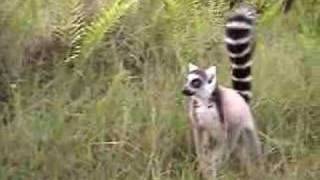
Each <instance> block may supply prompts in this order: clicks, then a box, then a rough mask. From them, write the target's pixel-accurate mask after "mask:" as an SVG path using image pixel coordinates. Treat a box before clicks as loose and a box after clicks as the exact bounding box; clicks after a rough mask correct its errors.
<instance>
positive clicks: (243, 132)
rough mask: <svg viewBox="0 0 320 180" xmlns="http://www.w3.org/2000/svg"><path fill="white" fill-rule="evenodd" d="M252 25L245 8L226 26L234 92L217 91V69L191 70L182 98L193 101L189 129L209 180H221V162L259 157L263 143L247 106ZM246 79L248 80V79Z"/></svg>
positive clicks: (189, 107) (204, 175) (202, 172)
mask: <svg viewBox="0 0 320 180" xmlns="http://www.w3.org/2000/svg"><path fill="white" fill-rule="evenodd" d="M250 12H251V11H250ZM253 20H254V19H253V18H252V16H251V13H249V9H246V8H244V7H240V9H238V10H236V11H235V13H234V14H233V15H231V16H230V18H229V19H228V21H227V25H226V28H227V30H226V32H227V33H226V34H227V35H226V43H227V46H228V50H229V52H230V54H229V56H230V57H231V62H232V68H233V72H232V74H233V76H232V79H233V81H234V89H231V88H227V87H224V86H221V85H218V83H217V77H216V67H215V66H211V67H210V68H208V69H201V68H199V67H197V66H196V65H193V64H189V73H188V75H187V82H186V84H185V85H184V88H183V91H182V92H183V94H184V95H186V96H189V97H190V98H189V99H190V101H189V106H188V111H189V118H190V122H191V123H190V124H191V126H192V134H193V140H194V144H195V149H196V153H197V157H198V162H199V169H200V172H201V174H202V176H203V177H204V178H205V179H213V178H214V177H216V171H217V168H218V166H219V164H220V162H221V160H222V159H223V157H224V156H225V155H227V156H228V155H229V154H230V153H231V152H235V153H236V154H238V155H239V156H238V157H239V158H240V160H241V161H242V160H244V161H245V162H250V161H248V160H249V159H251V158H252V157H257V156H259V155H260V151H261V150H260V141H259V139H258V136H257V132H256V128H255V124H254V119H253V116H252V113H251V109H250V106H249V104H248V103H247V102H246V100H248V97H249V96H247V95H248V94H249V93H247V91H248V90H249V89H250V88H249V87H250V86H249V85H250V81H249V80H250V78H249V77H251V76H250V63H249V62H250V56H251V53H252V50H253V43H252V39H253V32H252V28H253V27H252V25H253V23H252V21H253ZM247 30H248V31H247ZM246 44H247V45H246ZM240 49H243V51H240ZM248 67H249V70H247V68H248ZM247 71H249V72H247ZM238 73H239V74H241V75H238ZM245 73H247V75H243V74H245ZM239 91H240V93H241V94H240V93H239ZM243 97H244V98H245V99H244V98H243ZM244 152H246V153H244ZM245 164H246V165H247V163H245Z"/></svg>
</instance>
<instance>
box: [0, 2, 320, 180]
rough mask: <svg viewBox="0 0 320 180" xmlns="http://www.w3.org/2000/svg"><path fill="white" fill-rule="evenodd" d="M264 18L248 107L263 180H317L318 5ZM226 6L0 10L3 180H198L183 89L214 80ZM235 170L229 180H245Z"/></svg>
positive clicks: (223, 77) (263, 10) (267, 11)
mask: <svg viewBox="0 0 320 180" xmlns="http://www.w3.org/2000/svg"><path fill="white" fill-rule="evenodd" d="M288 1H289V0H250V1H247V2H249V3H251V4H253V5H255V6H256V7H257V8H258V10H259V13H260V14H259V19H258V26H257V48H256V53H255V56H254V67H253V69H254V72H253V79H254V82H253V83H254V85H253V91H254V98H253V102H252V107H253V111H254V114H255V117H256V122H257V125H258V127H259V135H260V137H261V139H262V141H263V145H264V152H265V157H264V159H265V167H264V169H262V170H259V171H257V172H256V173H255V175H253V177H250V179H290V180H291V179H301V180H302V179H303V180H305V179H317V178H319V176H320V152H319V149H320V147H319V145H320V143H319V138H320V137H319V136H320V132H319V128H320V93H319V92H320V83H319V82H320V81H319V80H320V73H319V72H320V63H319V57H320V48H319V47H320V12H319V9H320V3H319V2H318V1H317V0H306V1H302V0H295V1H294V3H293V4H292V6H291V8H290V9H289V11H286V12H285V11H284V9H285V6H286V3H288ZM231 2H236V1H231V0H229V1H228V0H112V1H109V0H91V1H90V0H2V2H1V5H0V179H112V180H113V179H120V180H122V179H129V180H131V179H168V180H169V179H177V180H178V179H179V180H184V179H185V180H189V179H190V180H191V179H199V177H198V173H197V171H196V163H195V162H194V153H193V149H192V144H191V140H190V131H189V124H188V120H187V114H186V111H185V98H184V97H183V96H182V95H181V93H180V91H181V87H182V84H183V81H184V78H185V72H186V65H187V63H188V62H194V63H196V64H198V65H200V66H202V67H206V66H209V65H212V64H214V65H217V66H218V76H219V82H220V83H221V84H224V85H226V86H229V85H230V83H229V82H230V71H229V66H230V64H229V60H228V58H227V56H226V53H225V49H224V44H223V24H224V21H225V14H226V13H227V12H228V11H229V10H230V4H231ZM234 162H235V161H233V160H232V161H230V162H228V163H226V165H225V166H224V167H222V170H221V171H220V172H219V177H220V178H221V179H249V177H247V176H246V175H245V173H244V172H243V171H242V170H241V168H239V166H237V165H236V163H234Z"/></svg>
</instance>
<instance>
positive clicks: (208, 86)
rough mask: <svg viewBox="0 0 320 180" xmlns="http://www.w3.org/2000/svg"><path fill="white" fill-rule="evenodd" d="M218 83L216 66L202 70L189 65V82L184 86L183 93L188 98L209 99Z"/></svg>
mask: <svg viewBox="0 0 320 180" xmlns="http://www.w3.org/2000/svg"><path fill="white" fill-rule="evenodd" d="M216 82H217V79H216V67H215V66H211V67H210V68H208V69H206V70H202V69H200V68H199V67H198V66H196V65H193V64H189V73H188V75H187V82H186V83H185V85H184V88H183V90H182V93H183V94H184V95H186V96H198V97H200V98H208V97H209V96H210V95H211V93H212V91H213V90H214V89H215V87H216Z"/></svg>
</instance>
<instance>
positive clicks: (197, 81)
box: [191, 79, 202, 88]
mask: <svg viewBox="0 0 320 180" xmlns="http://www.w3.org/2000/svg"><path fill="white" fill-rule="evenodd" d="M201 85H202V81H201V80H200V79H194V80H192V81H191V86H192V87H193V88H200V87H201Z"/></svg>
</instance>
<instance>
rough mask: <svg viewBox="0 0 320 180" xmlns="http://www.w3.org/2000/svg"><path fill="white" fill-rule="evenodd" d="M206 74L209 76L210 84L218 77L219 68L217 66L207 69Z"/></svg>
mask: <svg viewBox="0 0 320 180" xmlns="http://www.w3.org/2000/svg"><path fill="white" fill-rule="evenodd" d="M206 74H207V76H208V80H209V82H211V81H212V79H213V78H214V77H215V76H216V74H217V67H216V66H211V67H209V68H208V69H206Z"/></svg>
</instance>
